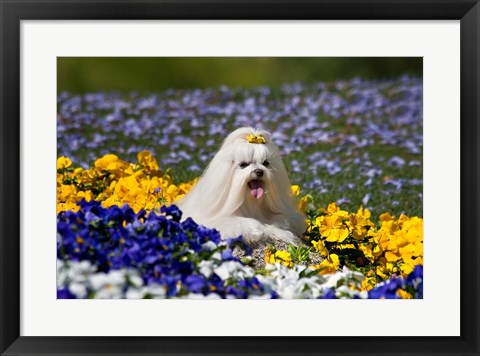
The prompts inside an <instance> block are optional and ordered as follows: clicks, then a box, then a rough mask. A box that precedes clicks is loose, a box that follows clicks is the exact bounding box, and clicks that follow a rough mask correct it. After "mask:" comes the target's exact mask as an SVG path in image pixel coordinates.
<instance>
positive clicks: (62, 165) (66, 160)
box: [57, 156, 72, 169]
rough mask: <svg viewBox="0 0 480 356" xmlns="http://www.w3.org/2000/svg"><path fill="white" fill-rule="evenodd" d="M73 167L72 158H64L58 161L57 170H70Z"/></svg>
mask: <svg viewBox="0 0 480 356" xmlns="http://www.w3.org/2000/svg"><path fill="white" fill-rule="evenodd" d="M71 165H72V161H71V160H70V158H68V157H65V156H62V157H59V158H58V159H57V169H63V168H68V167H70V166H71Z"/></svg>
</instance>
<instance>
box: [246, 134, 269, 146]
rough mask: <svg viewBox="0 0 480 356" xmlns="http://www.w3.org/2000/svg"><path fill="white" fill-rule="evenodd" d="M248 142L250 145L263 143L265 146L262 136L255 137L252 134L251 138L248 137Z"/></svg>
mask: <svg viewBox="0 0 480 356" xmlns="http://www.w3.org/2000/svg"><path fill="white" fill-rule="evenodd" d="M247 141H248V142H250V143H263V144H265V138H264V137H263V136H262V135H258V136H256V135H254V134H250V135H249V136H247Z"/></svg>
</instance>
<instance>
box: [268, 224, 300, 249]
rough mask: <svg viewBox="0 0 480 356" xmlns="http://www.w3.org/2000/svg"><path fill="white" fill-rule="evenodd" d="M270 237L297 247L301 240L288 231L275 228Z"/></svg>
mask: <svg viewBox="0 0 480 356" xmlns="http://www.w3.org/2000/svg"><path fill="white" fill-rule="evenodd" d="M269 235H270V237H271V238H273V239H276V240H281V241H283V242H286V243H288V244H292V245H295V246H296V245H298V244H299V243H300V239H299V238H298V237H297V236H295V235H294V234H293V233H291V232H290V231H288V230H281V229H278V228H274V229H272V231H271V233H270V234H269Z"/></svg>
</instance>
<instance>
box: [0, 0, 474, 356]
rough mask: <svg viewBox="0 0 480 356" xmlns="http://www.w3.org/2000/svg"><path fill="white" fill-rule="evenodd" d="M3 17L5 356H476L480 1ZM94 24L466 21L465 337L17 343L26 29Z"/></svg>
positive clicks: (157, 7)
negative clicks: (50, 23)
mask: <svg viewBox="0 0 480 356" xmlns="http://www.w3.org/2000/svg"><path fill="white" fill-rule="evenodd" d="M0 19H1V20H0V21H1V42H0V49H1V57H0V58H1V73H0V78H1V79H0V80H1V87H0V88H1V95H0V113H1V114H0V115H1V120H0V132H1V137H0V162H1V171H0V172H1V176H0V201H1V205H0V231H1V235H0V251H1V256H0V263H1V271H0V273H1V274H0V278H1V279H0V289H1V290H0V292H1V296H0V298H1V302H0V318H1V321H0V327H1V330H0V352H1V355H40V354H42V355H50V354H51V355H68V354H76V355H95V354H102V355H129V354H138V355H146V354H149V355H153V354H159V355H167V354H168V355H190V354H192V355H213V354H221V355H243V354H245V355H273V354H276V355H277V354H281V355H307V354H308V355H313V354H319V355H320V354H321V355H340V354H342V355H356V354H364V355H423V354H431V355H440V354H442V355H479V352H480V351H479V339H480V338H479V332H480V328H479V324H480V319H479V310H480V308H479V286H480V279H479V256H480V251H479V243H478V239H479V231H480V229H479V227H480V219H479V214H478V202H479V189H478V188H479V182H480V179H479V178H480V177H479V165H478V159H479V138H480V131H479V118H480V115H479V110H480V104H479V101H480V100H479V99H480V92H479V86H480V71H479V67H480V5H479V3H478V0H418V1H409V0H393V1H392V0H382V1H379V0H365V1H364V0H357V1H355V0H329V1H321V0H298V1H295V0H283V1H282V0H277V1H269V0H230V1H228V0H223V1H221V0H198V1H195V0H176V1H175V0H143V1H135V0H126V1H117V2H115V1H108V0H98V1H88V0H83V1H81V0H0ZM97 19H98V20H112V19H121V20H127V19H133V20H151V19H210V20H219V19H223V20H239V19H249V20H254V19H269V20H270V19H271V20H280V19H282V20H285V19H287V20H290V19H292V20H293V19H296V20H302V19H327V20H334V19H355V20H378V19H382V20H400V19H401V20H404V19H406V20H460V21H461V162H460V163H461V227H460V231H461V290H460V293H461V336H459V337H373V336H372V337H281V338H275V337H119V338H116V337H23V336H20V266H21V265H20V262H21V261H20V233H21V228H20V226H21V225H20V223H21V222H20V209H21V206H20V194H21V192H20V180H21V172H20V159H21V156H20V152H21V151H20V147H21V142H20V22H21V21H22V20H97ZM447 166H448V165H447ZM446 168H447V167H446ZM319 322H321V321H319ZM365 322H367V323H368V321H365ZM412 322H414V320H412ZM437 322H441V310H439V320H438V321H437ZM293 324H294V323H292V325H293Z"/></svg>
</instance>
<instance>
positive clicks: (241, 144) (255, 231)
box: [178, 127, 306, 244]
mask: <svg viewBox="0 0 480 356" xmlns="http://www.w3.org/2000/svg"><path fill="white" fill-rule="evenodd" d="M252 133H253V134H254V135H261V136H263V137H264V138H265V140H266V143H265V144H255V143H249V142H248V141H247V140H246V137H247V136H249V135H250V134H252ZM265 161H268V162H269V163H270V164H269V165H268V167H265V166H264V165H263V163H264V162H265ZM242 162H248V163H249V166H248V167H246V168H244V169H242V168H241V167H240V166H239V164H240V163H242ZM255 169H262V170H263V171H264V176H263V177H262V178H261V180H262V182H263V186H264V190H265V192H264V195H263V196H262V197H261V198H259V199H256V198H255V197H254V196H253V195H252V194H251V192H250V190H249V187H248V182H249V181H250V180H251V179H252V177H253V176H254V173H252V172H253V171H254V170H255ZM178 205H179V207H180V209H181V210H182V211H183V214H184V215H183V216H184V218H186V217H192V218H193V219H194V220H195V221H196V222H197V223H199V224H202V225H204V226H207V227H210V228H216V229H217V230H219V231H220V233H221V235H222V238H224V239H226V238H229V237H237V236H240V235H243V237H244V239H245V240H246V241H247V242H250V243H254V242H257V241H259V240H261V239H263V238H268V237H270V238H273V239H279V240H282V241H285V242H288V243H294V244H296V243H298V241H299V239H298V237H299V236H301V235H302V233H303V232H304V231H305V229H306V222H305V217H304V216H303V215H302V214H301V213H300V212H299V211H298V210H297V208H296V203H295V199H294V198H293V196H292V192H291V184H290V179H289V178H288V174H287V171H286V169H285V166H284V165H283V162H282V160H281V157H280V154H279V151H278V148H277V147H276V145H275V144H274V143H273V141H272V137H271V135H270V133H268V132H267V131H264V130H259V129H253V128H251V127H244V128H240V129H237V130H235V131H234V132H232V133H231V134H230V135H228V136H227V138H226V139H225V141H224V142H223V145H222V147H221V148H220V150H219V151H218V152H217V154H216V155H215V157H214V158H213V159H212V161H211V162H210V164H209V165H208V167H207V169H206V170H205V172H204V173H203V175H202V177H200V179H199V180H198V182H197V183H196V184H195V185H194V187H193V188H192V190H191V191H190V192H189V193H188V194H187V195H186V196H185V197H184V198H183V199H182V200H181V201H180V202H179V204H178Z"/></svg>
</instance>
